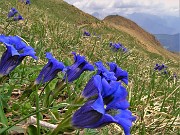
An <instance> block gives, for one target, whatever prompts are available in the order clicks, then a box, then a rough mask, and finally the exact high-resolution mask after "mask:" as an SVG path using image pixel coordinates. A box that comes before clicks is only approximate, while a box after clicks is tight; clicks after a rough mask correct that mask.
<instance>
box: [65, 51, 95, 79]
mask: <svg viewBox="0 0 180 135" xmlns="http://www.w3.org/2000/svg"><path fill="white" fill-rule="evenodd" d="M72 54H73V55H74V64H73V65H71V66H69V67H67V69H66V75H65V76H64V78H65V79H67V80H68V82H72V81H74V80H76V79H77V78H79V76H80V75H81V74H82V73H83V72H84V71H87V70H89V71H93V70H94V67H93V65H91V64H90V63H88V62H87V61H86V60H85V57H84V56H80V55H76V53H75V52H73V53H72Z"/></svg>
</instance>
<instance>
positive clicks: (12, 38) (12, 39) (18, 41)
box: [8, 36, 27, 50]
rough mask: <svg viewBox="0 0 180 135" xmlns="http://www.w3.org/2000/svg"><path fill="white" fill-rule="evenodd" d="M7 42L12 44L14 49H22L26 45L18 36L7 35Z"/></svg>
mask: <svg viewBox="0 0 180 135" xmlns="http://www.w3.org/2000/svg"><path fill="white" fill-rule="evenodd" d="M8 38H9V44H11V45H13V46H14V47H15V48H16V50H22V49H23V48H25V47H26V46H27V45H26V43H24V42H23V41H22V39H21V38H20V37H18V36H9V37H8Z"/></svg>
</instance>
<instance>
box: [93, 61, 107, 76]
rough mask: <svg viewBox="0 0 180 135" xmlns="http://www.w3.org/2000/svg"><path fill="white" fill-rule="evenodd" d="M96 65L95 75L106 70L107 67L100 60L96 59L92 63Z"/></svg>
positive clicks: (101, 73)
mask: <svg viewBox="0 0 180 135" xmlns="http://www.w3.org/2000/svg"><path fill="white" fill-rule="evenodd" d="M94 64H95V65H96V67H97V73H96V74H97V75H101V76H102V75H103V73H104V72H108V69H106V67H105V66H104V65H103V63H102V61H98V62H95V63H94Z"/></svg>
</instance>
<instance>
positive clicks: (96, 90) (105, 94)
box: [82, 75, 129, 109]
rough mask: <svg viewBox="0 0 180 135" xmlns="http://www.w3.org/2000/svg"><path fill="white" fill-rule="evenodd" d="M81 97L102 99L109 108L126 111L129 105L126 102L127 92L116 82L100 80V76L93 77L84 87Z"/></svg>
mask: <svg viewBox="0 0 180 135" xmlns="http://www.w3.org/2000/svg"><path fill="white" fill-rule="evenodd" d="M82 95H83V96H84V97H85V98H92V97H97V96H98V97H100V96H101V97H102V99H103V101H104V104H106V105H108V106H109V108H107V109H111V108H116V109H127V108H128V107H129V103H128V101H127V100H126V98H127V95H128V93H127V91H126V89H125V88H124V87H123V86H121V85H120V83H119V82H117V81H111V82H110V83H109V82H108V81H107V80H106V79H105V78H102V77H101V76H100V75H95V76H93V77H92V78H91V79H90V80H89V81H88V83H87V85H86V86H85V88H84V90H83V92H82Z"/></svg>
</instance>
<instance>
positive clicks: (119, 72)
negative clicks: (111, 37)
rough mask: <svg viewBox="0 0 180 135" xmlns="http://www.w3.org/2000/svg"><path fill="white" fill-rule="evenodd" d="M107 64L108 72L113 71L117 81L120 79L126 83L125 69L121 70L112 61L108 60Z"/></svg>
mask: <svg viewBox="0 0 180 135" xmlns="http://www.w3.org/2000/svg"><path fill="white" fill-rule="evenodd" d="M108 65H109V67H110V72H114V73H115V77H116V78H117V81H119V80H120V81H122V82H124V83H125V84H126V85H128V73H127V71H125V70H122V69H121V68H120V67H118V66H117V64H116V63H113V62H109V63H108Z"/></svg>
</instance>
